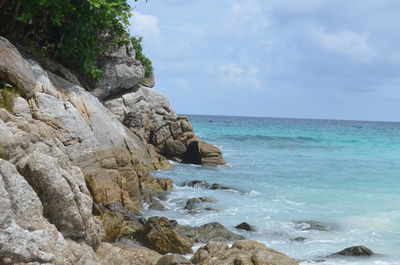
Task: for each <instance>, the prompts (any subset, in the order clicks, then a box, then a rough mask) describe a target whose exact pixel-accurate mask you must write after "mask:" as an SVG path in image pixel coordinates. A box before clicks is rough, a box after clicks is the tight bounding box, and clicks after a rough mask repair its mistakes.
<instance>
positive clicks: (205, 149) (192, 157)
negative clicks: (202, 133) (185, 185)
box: [183, 141, 226, 166]
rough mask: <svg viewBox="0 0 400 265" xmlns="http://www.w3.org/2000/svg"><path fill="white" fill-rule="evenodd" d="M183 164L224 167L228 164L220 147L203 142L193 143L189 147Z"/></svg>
mask: <svg viewBox="0 0 400 265" xmlns="http://www.w3.org/2000/svg"><path fill="white" fill-rule="evenodd" d="M183 162H185V163H191V164H197V165H208V166H222V165H225V164H226V162H225V160H224V159H223V157H222V153H221V151H220V150H219V148H218V147H216V146H214V145H212V144H209V143H206V142H202V141H192V142H191V143H190V144H189V145H188V146H187V152H186V153H185V154H184V156H183Z"/></svg>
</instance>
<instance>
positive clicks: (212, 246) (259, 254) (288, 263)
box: [191, 240, 298, 265]
mask: <svg viewBox="0 0 400 265" xmlns="http://www.w3.org/2000/svg"><path fill="white" fill-rule="evenodd" d="M191 261H192V263H193V264H198V265H209V264H213V265H226V264H232V265H237V264H240V265H254V264H266V265H267V264H268V265H298V262H297V261H296V260H294V259H292V258H290V257H288V256H286V255H285V254H283V253H281V252H278V251H276V250H273V249H270V248H267V247H266V246H265V245H264V244H261V243H259V242H257V241H252V240H242V241H236V242H235V243H234V244H233V245H232V247H231V248H229V247H228V245H226V244H223V243H220V242H210V243H208V244H207V245H205V246H203V247H201V248H200V249H199V250H198V251H197V252H196V253H195V254H194V256H193V257H192V259H191Z"/></svg>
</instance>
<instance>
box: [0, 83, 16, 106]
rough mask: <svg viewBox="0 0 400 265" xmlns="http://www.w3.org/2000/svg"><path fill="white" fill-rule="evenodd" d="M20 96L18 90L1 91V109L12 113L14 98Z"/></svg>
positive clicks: (3, 89)
mask: <svg viewBox="0 0 400 265" xmlns="http://www.w3.org/2000/svg"><path fill="white" fill-rule="evenodd" d="M17 95H19V94H18V92H17V90H16V89H15V88H12V87H5V88H2V89H0V108H3V109H6V110H7V111H8V112H11V111H12V109H13V106H14V97H15V96H17Z"/></svg>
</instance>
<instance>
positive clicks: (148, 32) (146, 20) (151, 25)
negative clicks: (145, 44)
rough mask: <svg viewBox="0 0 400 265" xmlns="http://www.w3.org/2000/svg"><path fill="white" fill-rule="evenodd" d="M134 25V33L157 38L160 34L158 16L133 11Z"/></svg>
mask: <svg viewBox="0 0 400 265" xmlns="http://www.w3.org/2000/svg"><path fill="white" fill-rule="evenodd" d="M133 25H134V27H133V31H134V33H136V34H138V35H140V36H143V37H145V38H146V39H147V38H148V39H156V38H158V37H159V36H160V28H159V26H158V18H157V17H156V16H153V15H145V14H142V13H140V12H133Z"/></svg>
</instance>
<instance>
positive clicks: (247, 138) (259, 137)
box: [219, 134, 322, 143]
mask: <svg viewBox="0 0 400 265" xmlns="http://www.w3.org/2000/svg"><path fill="white" fill-rule="evenodd" d="M219 137H220V138H224V139H231V140H235V141H242V142H246V141H254V140H259V141H266V142H302V143H306V142H314V143H318V142H321V141H322V140H321V139H319V138H314V137H306V136H269V135H239V134H224V135H219Z"/></svg>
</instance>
